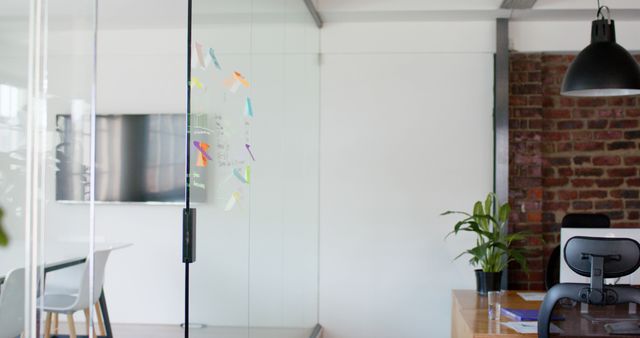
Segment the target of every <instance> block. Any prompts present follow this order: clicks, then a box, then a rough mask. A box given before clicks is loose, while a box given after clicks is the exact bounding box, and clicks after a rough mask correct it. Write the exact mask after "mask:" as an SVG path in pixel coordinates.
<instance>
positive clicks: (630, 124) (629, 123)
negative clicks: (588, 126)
mask: <svg viewBox="0 0 640 338" xmlns="http://www.w3.org/2000/svg"><path fill="white" fill-rule="evenodd" d="M637 127H638V120H611V122H610V123H609V128H624V129H629V128H637Z"/></svg>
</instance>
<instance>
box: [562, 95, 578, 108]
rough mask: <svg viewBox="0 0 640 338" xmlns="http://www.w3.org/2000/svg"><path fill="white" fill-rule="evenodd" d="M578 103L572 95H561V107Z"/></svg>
mask: <svg viewBox="0 0 640 338" xmlns="http://www.w3.org/2000/svg"><path fill="white" fill-rule="evenodd" d="M575 105H576V100H575V99H573V98H570V97H566V96H561V97H560V106H561V107H573V106H575Z"/></svg>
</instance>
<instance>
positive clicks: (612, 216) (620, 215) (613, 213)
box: [602, 211, 624, 221]
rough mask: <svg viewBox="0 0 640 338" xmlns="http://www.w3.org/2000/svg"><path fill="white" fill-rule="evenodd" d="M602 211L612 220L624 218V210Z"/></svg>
mask: <svg viewBox="0 0 640 338" xmlns="http://www.w3.org/2000/svg"><path fill="white" fill-rule="evenodd" d="M602 213H603V214H605V215H607V216H609V218H610V219H611V220H612V221H617V220H621V219H624V211H604V212H602Z"/></svg>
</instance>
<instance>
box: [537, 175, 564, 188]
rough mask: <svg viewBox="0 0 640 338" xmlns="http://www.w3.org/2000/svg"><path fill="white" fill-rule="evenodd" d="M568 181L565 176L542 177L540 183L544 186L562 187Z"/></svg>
mask: <svg viewBox="0 0 640 338" xmlns="http://www.w3.org/2000/svg"><path fill="white" fill-rule="evenodd" d="M567 183H569V179H568V178H566V177H563V178H544V179H543V180H542V184H543V185H544V186H545V187H563V186H565V185H567Z"/></svg>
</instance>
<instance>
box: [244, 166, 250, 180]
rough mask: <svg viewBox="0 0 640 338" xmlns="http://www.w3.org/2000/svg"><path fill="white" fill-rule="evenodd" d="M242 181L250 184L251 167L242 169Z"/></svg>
mask: <svg viewBox="0 0 640 338" xmlns="http://www.w3.org/2000/svg"><path fill="white" fill-rule="evenodd" d="M244 179H245V180H246V181H247V184H249V183H251V166H247V167H246V168H244Z"/></svg>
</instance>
